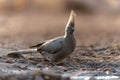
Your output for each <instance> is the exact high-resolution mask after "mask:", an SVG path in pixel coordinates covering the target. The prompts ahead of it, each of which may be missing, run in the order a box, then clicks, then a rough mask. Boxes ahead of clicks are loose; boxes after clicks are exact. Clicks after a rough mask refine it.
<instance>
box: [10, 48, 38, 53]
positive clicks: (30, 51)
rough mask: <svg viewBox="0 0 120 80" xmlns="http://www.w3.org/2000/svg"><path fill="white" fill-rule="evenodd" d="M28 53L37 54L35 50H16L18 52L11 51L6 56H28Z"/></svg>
mask: <svg viewBox="0 0 120 80" xmlns="http://www.w3.org/2000/svg"><path fill="white" fill-rule="evenodd" d="M30 53H37V48H34V49H25V50H18V51H11V52H9V53H8V54H30Z"/></svg>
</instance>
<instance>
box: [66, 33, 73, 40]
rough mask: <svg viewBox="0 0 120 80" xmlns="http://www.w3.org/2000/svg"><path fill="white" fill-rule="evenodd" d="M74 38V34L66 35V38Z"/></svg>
mask: <svg viewBox="0 0 120 80" xmlns="http://www.w3.org/2000/svg"><path fill="white" fill-rule="evenodd" d="M73 36H74V33H72V34H69V33H65V35H64V38H66V39H68V38H71V37H73Z"/></svg>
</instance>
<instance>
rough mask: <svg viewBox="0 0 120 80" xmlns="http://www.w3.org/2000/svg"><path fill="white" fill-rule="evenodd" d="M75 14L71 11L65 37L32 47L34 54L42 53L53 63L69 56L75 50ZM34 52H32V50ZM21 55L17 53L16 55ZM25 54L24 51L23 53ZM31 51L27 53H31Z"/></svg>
mask: <svg viewBox="0 0 120 80" xmlns="http://www.w3.org/2000/svg"><path fill="white" fill-rule="evenodd" d="M74 19H75V13H74V11H71V14H70V18H69V21H68V23H67V25H66V28H65V34H64V36H60V37H57V38H54V39H51V40H47V41H45V42H42V43H40V44H37V45H35V46H31V48H35V49H36V50H35V49H33V51H34V52H40V53H41V54H42V55H43V56H44V57H45V58H46V59H48V60H50V61H51V62H58V61H61V60H62V59H64V58H66V57H67V56H69V55H70V54H71V53H72V52H73V51H74V48H75V45H76V41H75V38H74V27H75V22H74V21H75V20H74ZM31 51H32V50H31ZM17 52H18V53H21V52H20V51H16V52H14V53H17ZM22 52H24V50H23V51H22ZM29 52H30V51H26V53H29Z"/></svg>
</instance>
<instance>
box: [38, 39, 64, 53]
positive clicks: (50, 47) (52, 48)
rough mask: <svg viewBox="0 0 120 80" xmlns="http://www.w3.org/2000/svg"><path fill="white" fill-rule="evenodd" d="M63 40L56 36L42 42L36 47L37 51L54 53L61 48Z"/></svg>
mask: <svg viewBox="0 0 120 80" xmlns="http://www.w3.org/2000/svg"><path fill="white" fill-rule="evenodd" d="M63 40H64V39H63V38H56V39H52V40H49V41H47V42H45V43H44V44H42V45H41V46H40V47H39V48H38V51H45V52H48V53H50V54H55V53H57V52H58V51H60V50H61V49H62V44H63Z"/></svg>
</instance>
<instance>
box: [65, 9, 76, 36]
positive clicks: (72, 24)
mask: <svg viewBox="0 0 120 80" xmlns="http://www.w3.org/2000/svg"><path fill="white" fill-rule="evenodd" d="M75 16H76V14H75V12H74V11H73V10H72V11H71V13H70V17H69V20H68V23H67V25H66V29H65V32H66V33H67V34H72V33H73V32H74V29H75Z"/></svg>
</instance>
